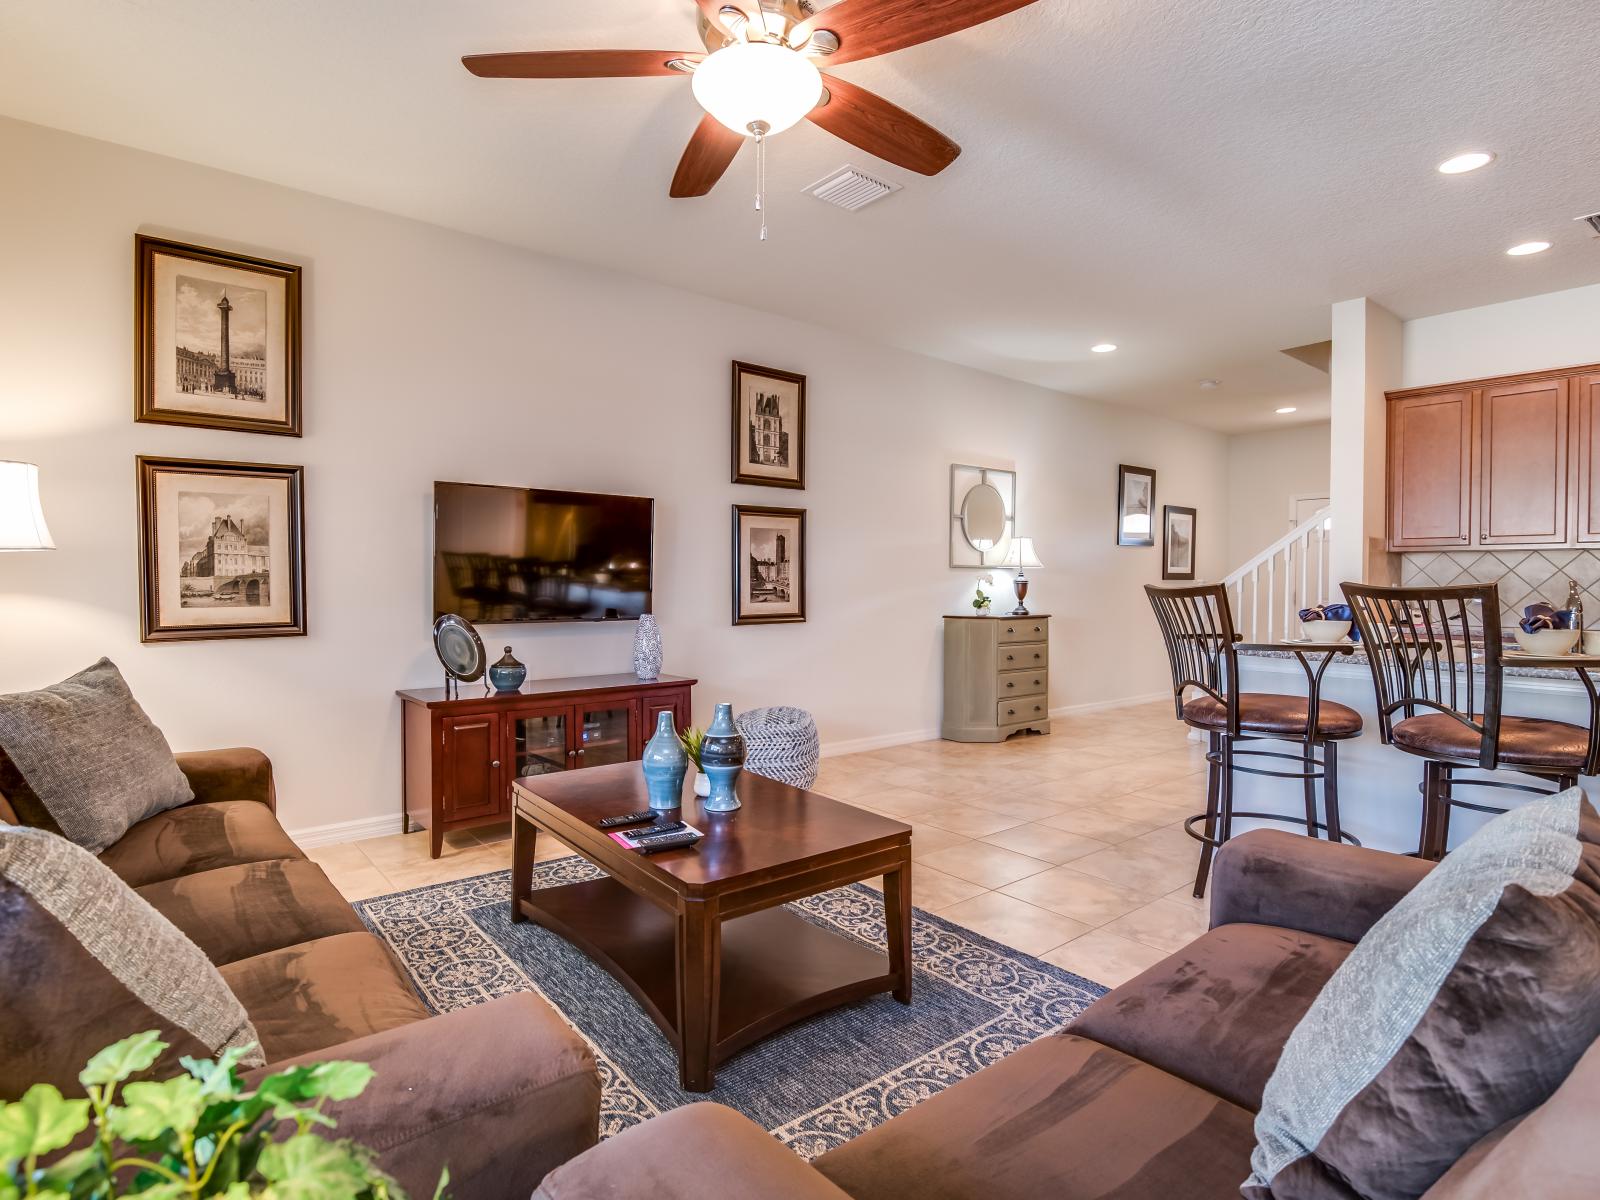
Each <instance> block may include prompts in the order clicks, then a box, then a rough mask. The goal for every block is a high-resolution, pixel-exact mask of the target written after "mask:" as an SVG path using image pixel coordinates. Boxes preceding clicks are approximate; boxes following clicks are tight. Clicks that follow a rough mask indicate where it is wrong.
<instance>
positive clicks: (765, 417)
mask: <svg viewBox="0 0 1600 1200" xmlns="http://www.w3.org/2000/svg"><path fill="white" fill-rule="evenodd" d="M733 482H734V483H754V484H757V485H759V486H761V487H782V488H803V487H805V486H806V377H805V376H804V375H796V374H794V373H793V372H790V371H775V370H773V369H772V368H771V367H758V366H755V365H754V364H753V363H744V362H736V363H734V364H733Z"/></svg>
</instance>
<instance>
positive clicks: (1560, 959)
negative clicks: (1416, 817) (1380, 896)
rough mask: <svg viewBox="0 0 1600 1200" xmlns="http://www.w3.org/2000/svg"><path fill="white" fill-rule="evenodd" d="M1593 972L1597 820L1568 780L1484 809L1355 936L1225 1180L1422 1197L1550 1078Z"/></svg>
mask: <svg viewBox="0 0 1600 1200" xmlns="http://www.w3.org/2000/svg"><path fill="white" fill-rule="evenodd" d="M1596 980H1600V815H1596V813H1595V810H1594V808H1593V807H1592V806H1591V805H1590V804H1589V802H1588V800H1586V799H1585V798H1584V794H1583V792H1582V791H1580V790H1579V789H1577V788H1569V789H1568V790H1567V791H1565V792H1562V793H1560V794H1559V795H1555V796H1549V797H1546V798H1543V799H1540V800H1535V801H1533V802H1531V803H1529V804H1525V805H1523V806H1522V807H1521V808H1518V809H1514V810H1512V811H1511V812H1509V813H1506V814H1505V815H1503V816H1499V817H1496V818H1495V819H1494V820H1493V821H1490V822H1489V823H1488V824H1487V825H1485V826H1484V827H1483V828H1482V829H1480V830H1479V831H1478V832H1477V833H1475V834H1474V835H1473V836H1472V837H1470V838H1468V839H1467V841H1466V842H1465V843H1464V844H1463V845H1462V846H1461V848H1460V849H1458V850H1456V851H1455V852H1454V853H1453V854H1451V855H1449V856H1448V857H1447V858H1446V859H1445V860H1444V861H1443V862H1442V863H1440V864H1439V865H1438V866H1437V867H1435V868H1434V869H1433V870H1432V871H1431V872H1429V874H1428V875H1427V876H1426V877H1425V878H1424V879H1423V880H1422V882H1421V883H1419V884H1417V886H1416V887H1415V888H1413V889H1412V891H1411V892H1410V893H1409V894H1407V895H1406V897H1405V898H1404V899H1403V900H1401V901H1400V903H1399V904H1397V905H1395V906H1394V908H1392V909H1391V910H1390V911H1389V912H1388V913H1386V914H1385V915H1384V916H1383V918H1382V919H1381V920H1379V921H1378V922H1377V923H1376V924H1375V925H1373V927H1372V928H1371V930H1369V931H1368V933H1367V935H1366V936H1365V937H1364V938H1362V939H1361V941H1360V942H1359V943H1357V945H1356V947H1355V949H1354V950H1352V951H1351V952H1350V956H1349V957H1348V958H1347V959H1345V961H1344V962H1343V964H1341V965H1340V967H1339V969H1338V970H1337V971H1335V972H1334V973H1333V976H1332V978H1330V979H1329V980H1328V982H1327V984H1326V985H1325V986H1324V987H1323V989H1322V991H1321V992H1320V993H1319V994H1318V996H1317V998H1316V1000H1315V1001H1313V1002H1312V1005H1311V1007H1310V1009H1308V1010H1307V1012H1306V1015H1305V1016H1304V1017H1303V1018H1302V1019H1301V1021H1300V1024H1299V1025H1297V1026H1296V1027H1295V1029H1294V1032H1293V1033H1291V1034H1290V1035H1289V1040H1288V1041H1287V1043H1285V1045H1284V1048H1283V1055H1282V1057H1281V1058H1279V1060H1278V1065H1277V1067H1276V1069H1274V1071H1273V1072H1272V1077H1271V1078H1270V1079H1269V1080H1268V1081H1267V1086H1266V1090H1265V1092H1264V1094H1263V1096H1262V1099H1261V1111H1260V1112H1259V1113H1258V1114H1257V1116H1256V1139H1257V1141H1256V1149H1255V1153H1254V1154H1252V1155H1251V1158H1250V1165H1251V1168H1252V1174H1251V1176H1250V1178H1249V1179H1248V1180H1246V1181H1245V1183H1244V1184H1243V1186H1242V1187H1241V1189H1240V1190H1241V1192H1242V1193H1243V1195H1244V1196H1245V1197H1246V1200H1269V1198H1270V1200H1414V1198H1415V1197H1419V1196H1421V1195H1422V1194H1423V1193H1424V1192H1426V1191H1428V1189H1429V1188H1430V1187H1432V1186H1433V1184H1434V1183H1435V1182H1436V1181H1437V1180H1438V1179H1439V1178H1440V1177H1441V1176H1443V1175H1444V1173H1445V1172H1446V1171H1447V1170H1449V1168H1450V1166H1451V1164H1453V1163H1454V1162H1455V1161H1456V1160H1457V1159H1459V1158H1460V1157H1461V1156H1462V1155H1464V1154H1466V1153H1467V1151H1468V1150H1469V1149H1471V1147H1472V1146H1473V1145H1474V1144H1475V1143H1477V1142H1478V1141H1479V1140H1480V1139H1481V1138H1483V1137H1484V1136H1485V1135H1487V1134H1489V1133H1491V1132H1493V1131H1494V1130H1496V1129H1498V1128H1500V1127H1501V1126H1503V1125H1504V1124H1505V1123H1506V1122H1508V1121H1510V1120H1512V1119H1513V1118H1516V1117H1519V1116H1521V1115H1522V1114H1524V1113H1526V1112H1528V1111H1529V1110H1530V1109H1532V1108H1534V1107H1535V1106H1537V1105H1539V1104H1542V1103H1543V1102H1544V1101H1545V1100H1547V1099H1548V1098H1549V1097H1550V1095H1551V1094H1552V1093H1553V1092H1554V1091H1555V1090H1556V1088H1557V1087H1558V1086H1559V1085H1560V1084H1561V1082H1562V1080H1564V1079H1565V1078H1567V1076H1568V1074H1569V1073H1570V1072H1571V1071H1572V1069H1573V1066H1574V1064H1575V1063H1577V1061H1578V1060H1579V1059H1580V1058H1581V1057H1582V1056H1583V1054H1584V1052H1585V1051H1586V1050H1587V1049H1588V1048H1589V1046H1590V1045H1591V1044H1592V1043H1593V1042H1594V1040H1595V1038H1596V1036H1597V1035H1600V987H1597V986H1596ZM1532 1194H1533V1193H1532V1192H1530V1193H1529V1195H1532Z"/></svg>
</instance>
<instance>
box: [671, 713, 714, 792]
mask: <svg viewBox="0 0 1600 1200" xmlns="http://www.w3.org/2000/svg"><path fill="white" fill-rule="evenodd" d="M678 740H679V741H680V742H682V743H683V752H684V753H685V754H687V755H688V756H689V761H690V762H692V763H693V764H694V794H695V795H696V796H709V795H710V794H711V780H710V778H709V777H708V776H707V775H706V773H705V772H704V771H702V770H701V769H700V747H701V746H702V745H704V744H705V740H706V731H705V730H704V729H700V728H697V727H696V726H694V725H690V726H689V727H688V728H687V729H685V730H684V731H683V732H682V733H680V734H679V735H678Z"/></svg>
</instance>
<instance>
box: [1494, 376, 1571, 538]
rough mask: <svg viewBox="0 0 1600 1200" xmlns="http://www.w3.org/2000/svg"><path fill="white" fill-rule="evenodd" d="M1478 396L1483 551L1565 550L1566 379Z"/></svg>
mask: <svg viewBox="0 0 1600 1200" xmlns="http://www.w3.org/2000/svg"><path fill="white" fill-rule="evenodd" d="M1478 396H1479V399H1478V430H1479V435H1478V456H1479V457H1478V462H1479V483H1478V497H1479V500H1478V514H1477V516H1478V538H1477V542H1478V544H1479V545H1481V546H1550V545H1556V546H1559V545H1561V544H1563V543H1564V542H1566V540H1567V517H1568V511H1567V507H1568V506H1567V487H1568V479H1567V474H1568V467H1567V462H1568V455H1567V435H1568V429H1569V428H1570V425H1571V420H1570V413H1569V405H1568V403H1567V396H1568V390H1567V380H1565V379H1547V380H1540V381H1537V382H1529V383H1511V384H1501V385H1499V386H1497V387H1486V388H1484V389H1483V390H1482V391H1481V392H1480V393H1478Z"/></svg>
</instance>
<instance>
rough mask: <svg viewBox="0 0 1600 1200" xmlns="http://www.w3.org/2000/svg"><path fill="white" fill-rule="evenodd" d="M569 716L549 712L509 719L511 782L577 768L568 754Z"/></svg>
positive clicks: (558, 710)
mask: <svg viewBox="0 0 1600 1200" xmlns="http://www.w3.org/2000/svg"><path fill="white" fill-rule="evenodd" d="M571 715H572V710H571V709H567V708H552V709H550V710H549V711H548V712H541V713H527V714H519V715H518V716H516V717H513V718H512V719H511V721H510V726H511V760H512V774H511V777H512V778H513V779H520V778H522V777H523V776H526V775H548V774H550V773H551V772H552V771H565V770H567V769H568V768H569V767H575V766H577V765H578V764H577V762H576V760H575V758H574V756H572V755H571V754H569V752H568V738H567V730H568V723H569V720H570V718H571Z"/></svg>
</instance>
